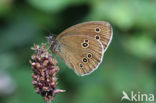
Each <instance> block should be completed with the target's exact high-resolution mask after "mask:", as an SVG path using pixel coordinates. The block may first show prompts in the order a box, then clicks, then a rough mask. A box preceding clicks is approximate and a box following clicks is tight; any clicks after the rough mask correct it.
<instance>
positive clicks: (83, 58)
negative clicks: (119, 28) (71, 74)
mask: <svg viewBox="0 0 156 103" xmlns="http://www.w3.org/2000/svg"><path fill="white" fill-rule="evenodd" d="M57 45H59V46H58V47H59V51H58V52H56V53H57V54H58V55H59V56H60V57H61V58H62V59H63V60H64V61H65V63H66V64H67V65H68V66H69V67H70V68H72V69H73V70H74V71H75V72H76V73H77V74H78V75H81V76H83V75H85V74H89V73H91V72H92V71H94V70H95V69H97V67H98V65H99V64H100V63H101V62H102V58H103V53H104V52H103V46H102V44H101V42H99V41H98V40H96V39H93V38H91V37H88V36H85V35H67V36H64V37H62V38H60V39H59V40H58V43H57Z"/></svg>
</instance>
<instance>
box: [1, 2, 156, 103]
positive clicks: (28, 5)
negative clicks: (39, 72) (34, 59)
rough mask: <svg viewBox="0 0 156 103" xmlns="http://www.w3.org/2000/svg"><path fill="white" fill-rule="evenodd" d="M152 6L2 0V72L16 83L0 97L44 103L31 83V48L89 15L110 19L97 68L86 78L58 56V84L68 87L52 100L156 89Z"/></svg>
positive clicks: (111, 102)
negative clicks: (108, 41) (110, 34)
mask: <svg viewBox="0 0 156 103" xmlns="http://www.w3.org/2000/svg"><path fill="white" fill-rule="evenodd" d="M155 11H156V1H155V0H125V1H124V0H23V1H21V0H0V48H1V49H0V72H6V73H7V74H8V75H9V76H10V77H11V80H12V82H14V83H15V86H16V88H15V90H14V91H13V92H10V94H7V95H4V94H2V93H1V92H0V102H1V103H35V102H36V103H41V102H44V101H43V100H42V98H41V97H40V96H39V95H37V94H36V93H35V91H34V90H33V85H32V84H31V81H32V78H31V72H32V71H31V66H30V64H29V59H30V57H31V55H32V51H31V50H30V47H31V46H33V44H34V43H35V44H41V43H42V42H45V36H48V35H50V33H54V34H59V33H60V32H61V31H63V30H64V29H66V28H67V27H69V26H72V25H74V24H77V23H80V22H84V21H90V20H96V21H98V20H102V21H108V22H110V23H111V24H112V26H113V32H114V34H113V40H112V43H111V44H110V47H109V48H108V50H107V51H106V53H105V56H104V60H103V63H102V64H101V65H100V67H99V69H97V70H96V71H95V72H93V73H92V74H91V75H87V76H84V77H79V76H77V75H76V74H75V73H74V72H73V71H72V70H70V69H68V67H67V66H66V65H65V64H64V63H63V61H62V60H61V59H60V58H58V57H57V60H58V65H59V67H60V71H59V74H58V75H59V77H58V78H59V83H58V85H57V86H58V88H62V89H65V90H67V91H66V92H65V93H62V94H58V95H57V96H56V98H55V99H54V102H55V103H120V102H121V97H122V91H126V92H127V93H130V91H132V90H134V91H136V92H137V91H140V92H142V93H147V94H149V93H153V94H154V93H156V83H155V81H156V80H155V75H156V70H155V69H156V42H155V41H156V35H155V34H156V29H155V27H156V13H155ZM0 77H1V76H0ZM0 84H3V82H0ZM10 86H12V85H10ZM124 102H127V103H129V102H128V101H124Z"/></svg>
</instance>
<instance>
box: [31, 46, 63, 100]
mask: <svg viewBox="0 0 156 103" xmlns="http://www.w3.org/2000/svg"><path fill="white" fill-rule="evenodd" d="M32 49H33V50H35V53H34V54H33V55H32V57H31V61H30V64H31V67H32V71H33V73H32V79H33V80H32V84H33V85H34V89H35V91H36V92H37V93H38V94H40V95H41V96H42V97H43V99H44V100H45V101H46V102H47V103H49V102H50V101H51V100H53V98H54V96H55V95H56V94H57V93H60V92H64V90H60V89H56V84H57V78H56V73H57V72H58V71H59V67H58V66H56V64H57V61H56V60H55V59H53V58H52V56H51V55H52V54H49V52H48V51H47V49H46V46H45V44H42V46H39V45H34V47H33V48H32Z"/></svg>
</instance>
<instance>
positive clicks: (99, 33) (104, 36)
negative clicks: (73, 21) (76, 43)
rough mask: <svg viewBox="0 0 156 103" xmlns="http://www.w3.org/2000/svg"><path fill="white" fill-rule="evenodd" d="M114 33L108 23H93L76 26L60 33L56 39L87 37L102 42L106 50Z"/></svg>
mask: <svg viewBox="0 0 156 103" xmlns="http://www.w3.org/2000/svg"><path fill="white" fill-rule="evenodd" d="M112 32H113V31H112V27H111V25H110V24H109V23H108V22H104V21H92V22H84V23H80V24H77V25H74V26H72V27H70V28H68V29H66V30H64V31H63V32H62V33H60V35H58V37H57V38H56V39H59V38H62V37H64V36H66V35H77V34H78V35H86V36H89V37H93V38H95V39H97V40H100V42H101V43H102V45H103V47H104V50H106V49H107V47H108V46H109V44H110V42H111V39H112V36H113V33H112Z"/></svg>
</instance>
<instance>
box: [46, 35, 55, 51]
mask: <svg viewBox="0 0 156 103" xmlns="http://www.w3.org/2000/svg"><path fill="white" fill-rule="evenodd" d="M46 39H47V42H48V45H49V48H50V50H51V51H52V52H54V53H55V52H57V51H58V45H57V40H56V36H55V35H54V34H52V35H51V36H48V37H46Z"/></svg>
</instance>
